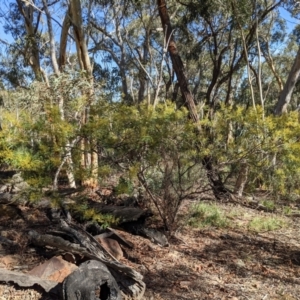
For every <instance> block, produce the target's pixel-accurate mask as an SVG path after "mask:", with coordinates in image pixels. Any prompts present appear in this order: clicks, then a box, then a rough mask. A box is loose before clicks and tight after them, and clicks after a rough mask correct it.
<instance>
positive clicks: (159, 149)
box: [0, 0, 300, 232]
mask: <svg viewBox="0 0 300 300" xmlns="http://www.w3.org/2000/svg"><path fill="white" fill-rule="evenodd" d="M296 2H297V1H293V0H288V1H287V0H277V1H273V0H272V1H260V0H259V1H252V0H245V1H235V0H226V1H223V2H222V3H221V2H220V1H217V0H215V1H204V2H203V3H202V2H199V3H198V2H197V1H179V2H178V1H172V0H169V1H165V0H158V1H157V2H151V1H150V2H149V1H131V0H124V1H123V0H118V1H111V2H110V1H79V0H71V1H63V0H62V1H54V2H51V1H47V0H41V1H40V0H37V1H21V0H15V1H13V0H5V1H4V4H3V6H1V7H0V10H1V17H0V18H1V20H2V21H3V22H2V24H3V30H4V32H5V34H6V35H7V36H9V37H10V38H11V42H7V41H6V40H5V39H2V37H1V40H0V46H1V53H0V88H1V90H0V125H1V127H0V166H1V168H2V170H14V171H17V172H21V173H22V176H23V177H24V178H25V180H26V182H27V183H28V184H29V186H30V187H29V188H28V189H27V190H26V191H23V193H25V194H26V197H28V199H29V201H31V202H34V201H38V200H39V199H40V196H41V194H42V193H43V192H44V191H45V189H46V190H52V191H57V190H59V189H60V188H62V187H70V188H72V189H75V188H78V187H86V188H90V189H92V190H96V189H110V190H111V191H112V193H113V195H114V196H120V195H122V194H126V195H128V196H134V197H135V198H136V199H138V201H139V203H140V204H141V205H142V206H143V207H151V209H154V210H155V212H156V214H157V215H158V216H159V218H160V222H161V223H162V224H161V225H162V226H163V227H164V229H165V230H167V231H168V232H175V231H176V229H177V228H178V226H179V225H178V222H177V215H178V212H179V210H180V207H181V205H182V204H183V203H184V201H185V200H192V199H193V200H194V199H198V200H199V201H200V200H203V199H205V198H209V197H210V198H212V197H213V198H214V199H217V200H218V201H223V200H225V201H235V202H239V201H244V198H245V197H246V198H247V197H248V198H249V197H250V198H251V197H252V198H254V197H256V194H257V193H260V192H264V193H267V194H268V197H267V199H265V200H264V201H263V202H262V203H259V205H260V206H262V207H263V209H264V210H265V211H268V212H272V211H274V210H275V208H276V201H282V200H283V201H287V205H286V207H288V202H289V201H293V199H294V200H295V199H298V198H299V197H300V155H299V153H300V143H299V139H300V125H299V109H298V108H299V104H298V102H299V85H298V84H297V81H298V77H299V74H300V72H299V70H300V63H299V61H300V51H299V26H295V27H294V28H288V27H287V26H286V22H285V20H284V17H283V15H282V14H283V13H282V10H285V11H286V12H288V13H289V15H290V17H291V18H292V17H293V18H295V19H297V18H299V7H298V6H297V5H296ZM58 20H59V21H58ZM23 196H24V195H23ZM53 198H54V199H53V206H55V205H59V201H58V202H57V203H56V200H57V199H55V197H53ZM246 202H247V201H246ZM77 204H78V206H77V207H73V209H74V211H75V212H76V213H78V214H80V217H81V218H85V219H91V220H94V221H97V222H99V223H102V224H105V225H109V224H112V223H116V222H117V220H113V219H111V218H110V217H107V218H106V217H105V216H100V215H98V216H97V214H95V212H94V211H93V210H91V209H89V208H88V207H87V205H86V203H85V202H84V201H78V203H77ZM248 205H250V204H248ZM259 205H258V206H259ZM209 211H210V212H209ZM288 213H289V211H288V208H287V209H286V214H288ZM193 214H194V216H193V217H192V219H191V220H190V221H189V222H190V223H195V224H196V223H198V219H199V218H200V217H201V218H202V221H199V222H200V223H201V222H202V223H203V224H205V223H206V222H207V223H212V225H213V226H222V224H223V225H224V226H227V220H225V219H224V220H223V219H222V215H220V214H219V212H218V210H217V209H216V208H214V207H210V208H209V207H206V206H201V205H200V206H197V205H196V206H195V207H194V213H193ZM228 223H230V221H228ZM253 223H254V224H252V225H249V226H250V227H253V228H256V225H255V222H254V221H253ZM271 223H272V222H271ZM268 226H269V227H272V226H273V225H272V224H270V225H266V227H268Z"/></svg>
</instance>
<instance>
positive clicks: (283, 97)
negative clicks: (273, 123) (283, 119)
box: [274, 48, 300, 115]
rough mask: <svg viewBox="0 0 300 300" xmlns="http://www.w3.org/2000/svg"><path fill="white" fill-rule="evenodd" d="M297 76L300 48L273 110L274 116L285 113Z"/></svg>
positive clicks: (299, 65) (299, 71) (299, 69)
mask: <svg viewBox="0 0 300 300" xmlns="http://www.w3.org/2000/svg"><path fill="white" fill-rule="evenodd" d="M299 75H300V48H299V50H298V53H297V55H296V58H295V61H294V64H293V66H292V69H291V71H290V74H289V76H288V79H287V81H286V83H285V85H284V88H283V91H282V92H281V93H280V96H279V100H278V102H277V105H276V107H275V110H274V114H275V115H281V114H283V113H285V112H286V111H287V106H288V105H289V103H290V101H291V98H292V94H293V91H294V88H295V85H296V83H297V81H298V79H299Z"/></svg>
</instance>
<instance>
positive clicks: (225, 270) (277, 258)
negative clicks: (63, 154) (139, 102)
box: [0, 204, 300, 300]
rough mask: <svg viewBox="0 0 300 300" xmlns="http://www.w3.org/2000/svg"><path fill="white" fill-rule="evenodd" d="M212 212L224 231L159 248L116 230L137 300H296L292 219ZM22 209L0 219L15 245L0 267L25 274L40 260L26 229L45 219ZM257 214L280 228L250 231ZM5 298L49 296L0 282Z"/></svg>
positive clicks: (298, 282)
mask: <svg viewBox="0 0 300 300" xmlns="http://www.w3.org/2000/svg"><path fill="white" fill-rule="evenodd" d="M187 205H189V204H187ZM218 207H219V208H220V209H221V210H223V211H224V212H225V214H227V215H228V216H229V217H230V220H231V222H230V226H227V227H225V228H214V227H207V228H192V227H190V226H187V225H185V226H182V227H180V228H179V229H178V231H177V232H176V234H175V237H174V238H172V239H171V240H170V246H169V247H166V248H162V247H160V246H158V245H155V244H153V243H151V242H150V241H149V240H147V239H144V238H142V237H139V236H133V235H131V234H129V233H126V232H121V234H122V235H123V236H124V237H125V238H126V239H128V240H129V241H131V242H132V243H134V248H133V250H131V251H128V250H126V255H125V258H124V259H123V263H126V264H127V265H130V266H131V267H133V268H135V269H136V270H137V271H139V272H141V273H142V274H143V275H144V281H145V283H146V285H147V289H146V293H145V296H144V299H145V300H150V299H152V300H160V299H164V300H169V299H170V300H175V299H178V300H179V299H182V300H184V299H186V300H192V299H203V300H204V299H224V300H225V299H245V300H246V299H253V300H254V299H255V300H257V299H264V300H265V299H278V300H279V299H280V300H292V299H300V228H299V220H298V218H297V217H291V216H286V215H283V214H282V213H277V214H273V213H265V212H259V211H257V210H254V209H250V208H245V207H243V206H240V205H233V204H218ZM19 209H20V208H19ZM22 209H23V213H22V215H23V218H17V217H15V215H14V214H13V212H10V214H7V212H6V214H5V213H2V214H0V234H1V235H2V236H3V235H5V236H6V237H7V238H9V239H12V240H14V241H16V242H17V243H18V244H19V246H20V247H19V248H18V249H9V251H8V249H4V248H3V247H2V246H1V245H0V268H6V269H10V270H16V271H22V272H25V273H26V272H27V271H29V270H30V269H32V268H33V267H34V266H36V265H38V264H40V263H41V262H43V261H45V260H46V259H47V258H45V257H43V256H41V255H40V254H39V252H38V251H36V250H35V249H34V248H33V247H31V245H30V244H28V240H27V236H26V232H27V231H28V230H29V229H31V228H34V229H35V230H37V228H39V229H40V230H42V231H43V230H46V228H47V226H48V225H49V220H48V219H47V218H46V216H45V215H44V214H43V213H41V212H39V211H37V210H34V209H28V208H22ZM185 209H186V208H185ZM185 209H183V211H182V213H181V215H182V216H181V218H183V219H185V218H186V214H187V210H185ZM8 215H9V216H8ZM257 216H258V217H264V216H268V217H270V216H271V217H274V218H280V219H281V220H282V221H283V222H284V225H283V226H282V228H280V229H277V230H274V231H265V232H264V231H263V232H260V233H257V232H254V231H251V230H250V229H249V222H250V220H253V218H254V217H257ZM4 299H5V300H9V299H22V300H23V299H28V300H29V299H30V300H35V299H43V300H51V299H52V300H53V299H54V298H51V297H50V296H49V295H47V294H46V293H43V292H42V291H41V290H35V289H21V288H18V287H16V286H14V285H13V284H4V283H0V300H4Z"/></svg>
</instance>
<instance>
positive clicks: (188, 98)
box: [157, 0, 200, 129]
mask: <svg viewBox="0 0 300 300" xmlns="http://www.w3.org/2000/svg"><path fill="white" fill-rule="evenodd" d="M157 5H158V11H159V16H160V19H161V23H162V26H163V28H164V32H165V39H166V41H169V45H168V52H169V54H170V57H171V60H172V64H173V68H174V71H175V73H176V76H177V79H178V83H179V86H180V90H181V93H182V97H183V100H184V105H185V106H186V107H187V109H188V111H189V114H190V118H191V119H192V120H193V121H194V122H195V123H198V121H199V116H198V113H197V110H196V105H195V101H194V97H193V94H192V93H191V91H190V90H189V87H188V80H187V78H186V75H185V73H184V65H183V63H182V60H181V57H180V55H179V52H178V50H177V47H176V43H175V40H174V38H173V36H172V26H171V22H170V17H169V14H168V9H167V4H166V1H165V0H157ZM198 127H199V126H198ZM199 129H200V127H199Z"/></svg>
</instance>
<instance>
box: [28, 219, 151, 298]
mask: <svg viewBox="0 0 300 300" xmlns="http://www.w3.org/2000/svg"><path fill="white" fill-rule="evenodd" d="M61 229H63V230H64V231H66V232H67V233H69V234H71V235H72V236H73V237H74V240H76V241H78V242H79V244H75V243H71V242H69V241H66V240H64V239H63V238H61V237H57V236H53V235H49V234H43V235H40V234H38V233H37V232H36V231H30V232H29V236H30V239H31V241H32V243H34V244H35V245H38V246H51V247H55V248H59V249H62V250H65V251H68V252H74V253H77V254H81V255H83V256H85V257H88V258H90V259H94V260H98V261H100V262H101V263H103V264H105V265H106V266H107V267H108V269H109V271H110V272H111V273H112V275H113V276H114V278H115V279H116V281H117V283H118V285H119V287H120V289H121V290H122V292H123V293H124V294H125V295H126V296H130V297H133V298H134V299H141V298H142V296H143V294H144V292H145V287H146V286H145V283H144V282H143V281H142V279H143V276H142V275H141V274H140V273H138V272H137V271H135V270H133V269H132V268H130V267H128V266H126V265H124V264H122V263H120V262H118V261H117V260H116V259H115V258H114V257H112V256H111V255H110V254H108V252H106V250H105V249H104V248H102V246H101V245H100V244H99V243H98V242H97V241H96V240H95V239H94V238H93V237H92V236H91V235H90V234H88V233H87V232H86V231H85V230H83V229H82V228H80V227H78V226H76V225H74V224H67V223H66V222H65V221H62V222H61Z"/></svg>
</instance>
